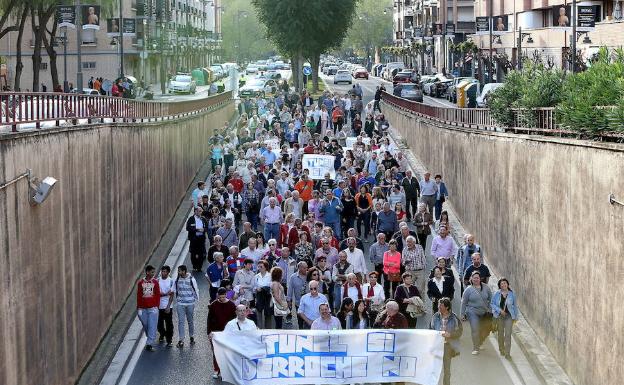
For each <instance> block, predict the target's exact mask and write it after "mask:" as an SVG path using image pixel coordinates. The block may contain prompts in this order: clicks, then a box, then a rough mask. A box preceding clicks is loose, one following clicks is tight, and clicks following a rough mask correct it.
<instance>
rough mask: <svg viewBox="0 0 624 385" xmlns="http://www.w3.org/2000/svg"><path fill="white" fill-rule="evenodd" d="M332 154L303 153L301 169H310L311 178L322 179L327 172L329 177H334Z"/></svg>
mask: <svg viewBox="0 0 624 385" xmlns="http://www.w3.org/2000/svg"><path fill="white" fill-rule="evenodd" d="M334 160H335V157H334V156H333V155H318V154H304V155H303V157H302V158H301V163H302V165H303V169H304V170H305V169H306V168H307V169H308V170H310V178H311V179H323V178H324V177H325V173H327V172H328V173H329V175H330V178H332V179H334V178H336V170H335V169H334Z"/></svg>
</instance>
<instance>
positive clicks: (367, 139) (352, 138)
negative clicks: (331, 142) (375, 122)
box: [346, 136, 370, 147]
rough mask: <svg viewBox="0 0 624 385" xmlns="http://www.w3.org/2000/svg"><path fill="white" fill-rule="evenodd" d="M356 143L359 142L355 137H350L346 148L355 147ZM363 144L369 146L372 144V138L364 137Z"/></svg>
mask: <svg viewBox="0 0 624 385" xmlns="http://www.w3.org/2000/svg"><path fill="white" fill-rule="evenodd" d="M356 142H357V138H356V137H355V136H348V137H347V142H346V147H353V146H354V144H355V143H356ZM362 143H364V144H365V145H367V146H368V145H369V144H370V138H369V137H363V138H362Z"/></svg>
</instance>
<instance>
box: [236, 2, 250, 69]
mask: <svg viewBox="0 0 624 385" xmlns="http://www.w3.org/2000/svg"><path fill="white" fill-rule="evenodd" d="M247 15H248V13H247V11H237V12H236V13H235V14H232V24H234V18H235V17H236V26H237V27H238V28H237V29H238V40H237V41H238V45H237V50H236V63H238V64H241V61H240V60H241V28H240V18H241V16H242V17H247Z"/></svg>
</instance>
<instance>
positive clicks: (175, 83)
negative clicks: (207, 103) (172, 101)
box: [169, 75, 196, 94]
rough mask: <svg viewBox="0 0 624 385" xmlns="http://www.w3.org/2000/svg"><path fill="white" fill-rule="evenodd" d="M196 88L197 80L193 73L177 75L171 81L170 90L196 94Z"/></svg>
mask: <svg viewBox="0 0 624 385" xmlns="http://www.w3.org/2000/svg"><path fill="white" fill-rule="evenodd" d="M195 90H196V86H195V80H193V78H192V77H191V75H176V76H175V77H174V78H173V79H171V81H170V82H169V92H171V93H174V94H176V93H186V94H194V93H195Z"/></svg>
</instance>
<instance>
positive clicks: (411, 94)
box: [401, 83, 423, 103]
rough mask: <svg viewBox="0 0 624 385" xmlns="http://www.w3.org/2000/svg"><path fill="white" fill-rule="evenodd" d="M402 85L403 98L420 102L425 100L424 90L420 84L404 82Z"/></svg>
mask: <svg viewBox="0 0 624 385" xmlns="http://www.w3.org/2000/svg"><path fill="white" fill-rule="evenodd" d="M401 87H402V88H401V97H402V98H403V99H408V100H413V101H415V102H419V103H422V102H423V92H422V89H421V88H420V86H419V85H418V84H414V83H403V84H401Z"/></svg>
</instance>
